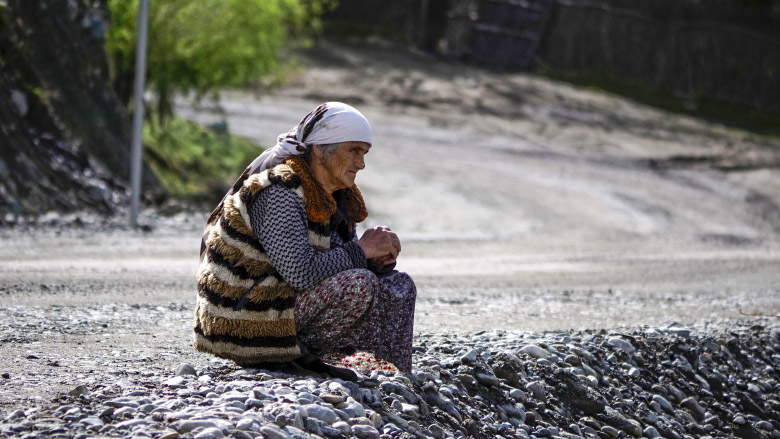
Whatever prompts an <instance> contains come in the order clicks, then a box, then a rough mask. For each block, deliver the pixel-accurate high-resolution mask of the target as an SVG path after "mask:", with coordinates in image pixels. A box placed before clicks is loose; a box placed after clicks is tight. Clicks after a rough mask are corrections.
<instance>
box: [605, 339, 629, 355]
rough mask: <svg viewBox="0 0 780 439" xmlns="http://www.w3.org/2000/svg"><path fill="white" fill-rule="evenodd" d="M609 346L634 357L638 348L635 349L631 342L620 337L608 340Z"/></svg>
mask: <svg viewBox="0 0 780 439" xmlns="http://www.w3.org/2000/svg"><path fill="white" fill-rule="evenodd" d="M607 344H608V345H610V346H612V347H614V348H616V349H618V350H621V351H623V352H625V353H627V354H629V355H634V354H635V353H636V348H634V345H632V344H631V342H629V341H628V340H624V339H622V338H619V337H613V338H610V339H609V340H607Z"/></svg>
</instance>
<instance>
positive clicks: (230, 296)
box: [194, 157, 366, 366]
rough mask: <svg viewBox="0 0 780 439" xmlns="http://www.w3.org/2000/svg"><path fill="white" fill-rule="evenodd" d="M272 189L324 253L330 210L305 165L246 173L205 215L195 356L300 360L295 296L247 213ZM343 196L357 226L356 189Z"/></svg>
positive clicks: (332, 204) (361, 209) (294, 161)
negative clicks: (299, 207) (282, 192)
mask: <svg viewBox="0 0 780 439" xmlns="http://www.w3.org/2000/svg"><path fill="white" fill-rule="evenodd" d="M273 184H279V185H282V186H284V187H286V188H288V189H291V190H292V191H293V192H295V193H296V194H297V195H298V196H300V197H301V199H302V200H303V202H304V205H305V206H306V215H307V218H308V223H309V227H308V237H309V242H310V243H311V245H312V247H313V248H314V250H315V251H318V252H322V251H327V250H328V249H329V248H330V227H329V225H330V219H331V216H333V214H334V213H336V209H337V205H336V201H335V200H334V198H333V197H332V196H331V195H330V194H327V193H326V192H325V191H324V190H323V189H322V187H321V186H320V185H319V184H318V183H317V182H316V181H315V180H314V178H313V177H312V175H311V171H310V170H309V167H308V165H307V164H306V162H305V161H304V160H303V159H302V158H299V157H295V158H291V159H288V160H286V161H285V162H284V163H282V164H280V165H277V166H275V167H274V168H272V169H268V170H265V171H263V172H261V173H258V174H252V175H249V174H248V169H247V171H245V172H244V174H243V175H242V176H241V177H240V178H239V179H238V181H236V183H235V184H234V185H233V188H232V189H231V190H230V192H228V194H227V195H225V197H224V198H223V199H222V201H221V202H220V204H219V205H218V206H217V208H216V209H215V210H214V212H212V214H211V217H210V218H209V220H208V222H207V224H206V229H205V231H204V234H203V240H202V242H201V254H200V266H199V268H198V274H197V281H198V299H197V305H196V309H195V328H194V330H195V349H196V350H199V351H202V352H207V353H210V354H213V355H216V356H218V357H222V358H226V359H229V360H233V361H235V362H236V363H237V364H239V365H242V366H250V365H253V364H259V363H266V362H285V361H291V360H294V359H296V358H298V357H300V356H301V355H302V352H301V348H300V346H299V344H298V342H297V338H296V331H295V314H294V311H295V294H296V291H295V290H294V289H293V288H292V287H291V286H290V285H289V284H288V283H287V282H285V280H284V279H282V277H281V276H280V275H279V273H278V272H277V271H276V269H275V268H274V267H273V266H272V265H271V262H270V259H269V258H268V255H267V254H266V253H265V250H263V247H262V245H261V244H260V242H259V241H258V239H257V237H256V235H255V234H254V232H253V231H252V226H251V222H250V218H249V214H248V212H247V209H248V206H249V205H250V204H251V202H252V200H254V197H255V196H256V195H257V194H258V193H259V192H260V191H262V190H263V189H264V188H266V187H269V186H270V185H273ZM344 196H345V200H346V213H347V219H348V221H350V222H351V223H352V224H354V223H357V222H360V221H363V220H364V219H365V217H366V209H365V205H364V203H363V197H362V195H361V193H360V191H359V190H358V188H357V186H354V187H352V188H349V189H345V190H344Z"/></svg>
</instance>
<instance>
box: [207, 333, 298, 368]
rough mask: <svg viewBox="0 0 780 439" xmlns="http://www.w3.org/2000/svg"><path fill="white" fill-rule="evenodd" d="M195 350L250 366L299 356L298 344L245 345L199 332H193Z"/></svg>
mask: <svg viewBox="0 0 780 439" xmlns="http://www.w3.org/2000/svg"><path fill="white" fill-rule="evenodd" d="M194 347H195V350H198V351H200V352H205V353H207V354H211V355H216V356H217V357H222V358H225V359H227V360H232V361H234V362H236V364H238V365H239V366H252V365H256V364H258V363H267V362H279V363H284V362H288V361H292V360H295V359H296V358H298V357H300V356H301V350H300V348H298V346H291V347H287V348H276V347H245V346H238V345H236V344H233V343H225V342H213V341H211V340H209V339H207V338H206V337H203V336H202V335H200V334H195V343H194Z"/></svg>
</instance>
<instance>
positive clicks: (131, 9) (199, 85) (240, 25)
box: [106, 0, 331, 117]
mask: <svg viewBox="0 0 780 439" xmlns="http://www.w3.org/2000/svg"><path fill="white" fill-rule="evenodd" d="M330 4H331V0H198V1H190V0H164V1H154V0H152V1H150V2H149V34H148V41H149V44H148V57H147V83H148V85H149V88H150V89H151V90H152V91H154V92H155V93H156V94H157V97H158V99H159V101H158V111H159V112H160V113H159V114H160V116H163V117H164V116H166V115H169V114H170V97H171V96H172V94H173V93H176V92H190V91H194V92H197V93H199V94H203V93H206V92H209V91H213V90H216V89H217V88H219V87H225V86H239V85H244V84H246V83H247V82H249V81H252V80H255V79H258V78H262V77H268V76H269V75H272V74H275V72H277V71H278V69H279V66H280V62H281V60H282V56H281V50H282V49H283V48H286V47H291V46H294V45H296V44H301V43H304V44H305V42H306V38H307V37H309V36H310V35H312V33H313V32H316V31H317V30H318V29H319V26H320V22H319V16H320V15H321V14H322V13H323V11H324V10H325V8H327V7H328V6H329V5H330ZM108 7H109V10H110V12H111V19H112V23H111V27H110V29H109V31H108V33H107V35H106V50H107V52H108V53H109V56H110V57H111V64H112V69H113V78H114V87H115V89H116V91H117V92H118V94H119V96H120V97H121V98H122V99H124V101H125V102H126V103H128V102H129V99H130V97H131V95H132V85H133V76H134V64H135V43H136V26H137V11H138V0H108Z"/></svg>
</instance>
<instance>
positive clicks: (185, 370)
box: [176, 363, 198, 376]
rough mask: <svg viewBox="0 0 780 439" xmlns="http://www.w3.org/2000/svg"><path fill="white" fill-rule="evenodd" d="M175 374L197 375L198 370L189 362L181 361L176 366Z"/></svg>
mask: <svg viewBox="0 0 780 439" xmlns="http://www.w3.org/2000/svg"><path fill="white" fill-rule="evenodd" d="M176 375H177V376H185V375H195V376H197V375H198V371H197V370H195V367H193V366H192V365H191V364H187V363H181V364H180V365H178V366H177V367H176Z"/></svg>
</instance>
